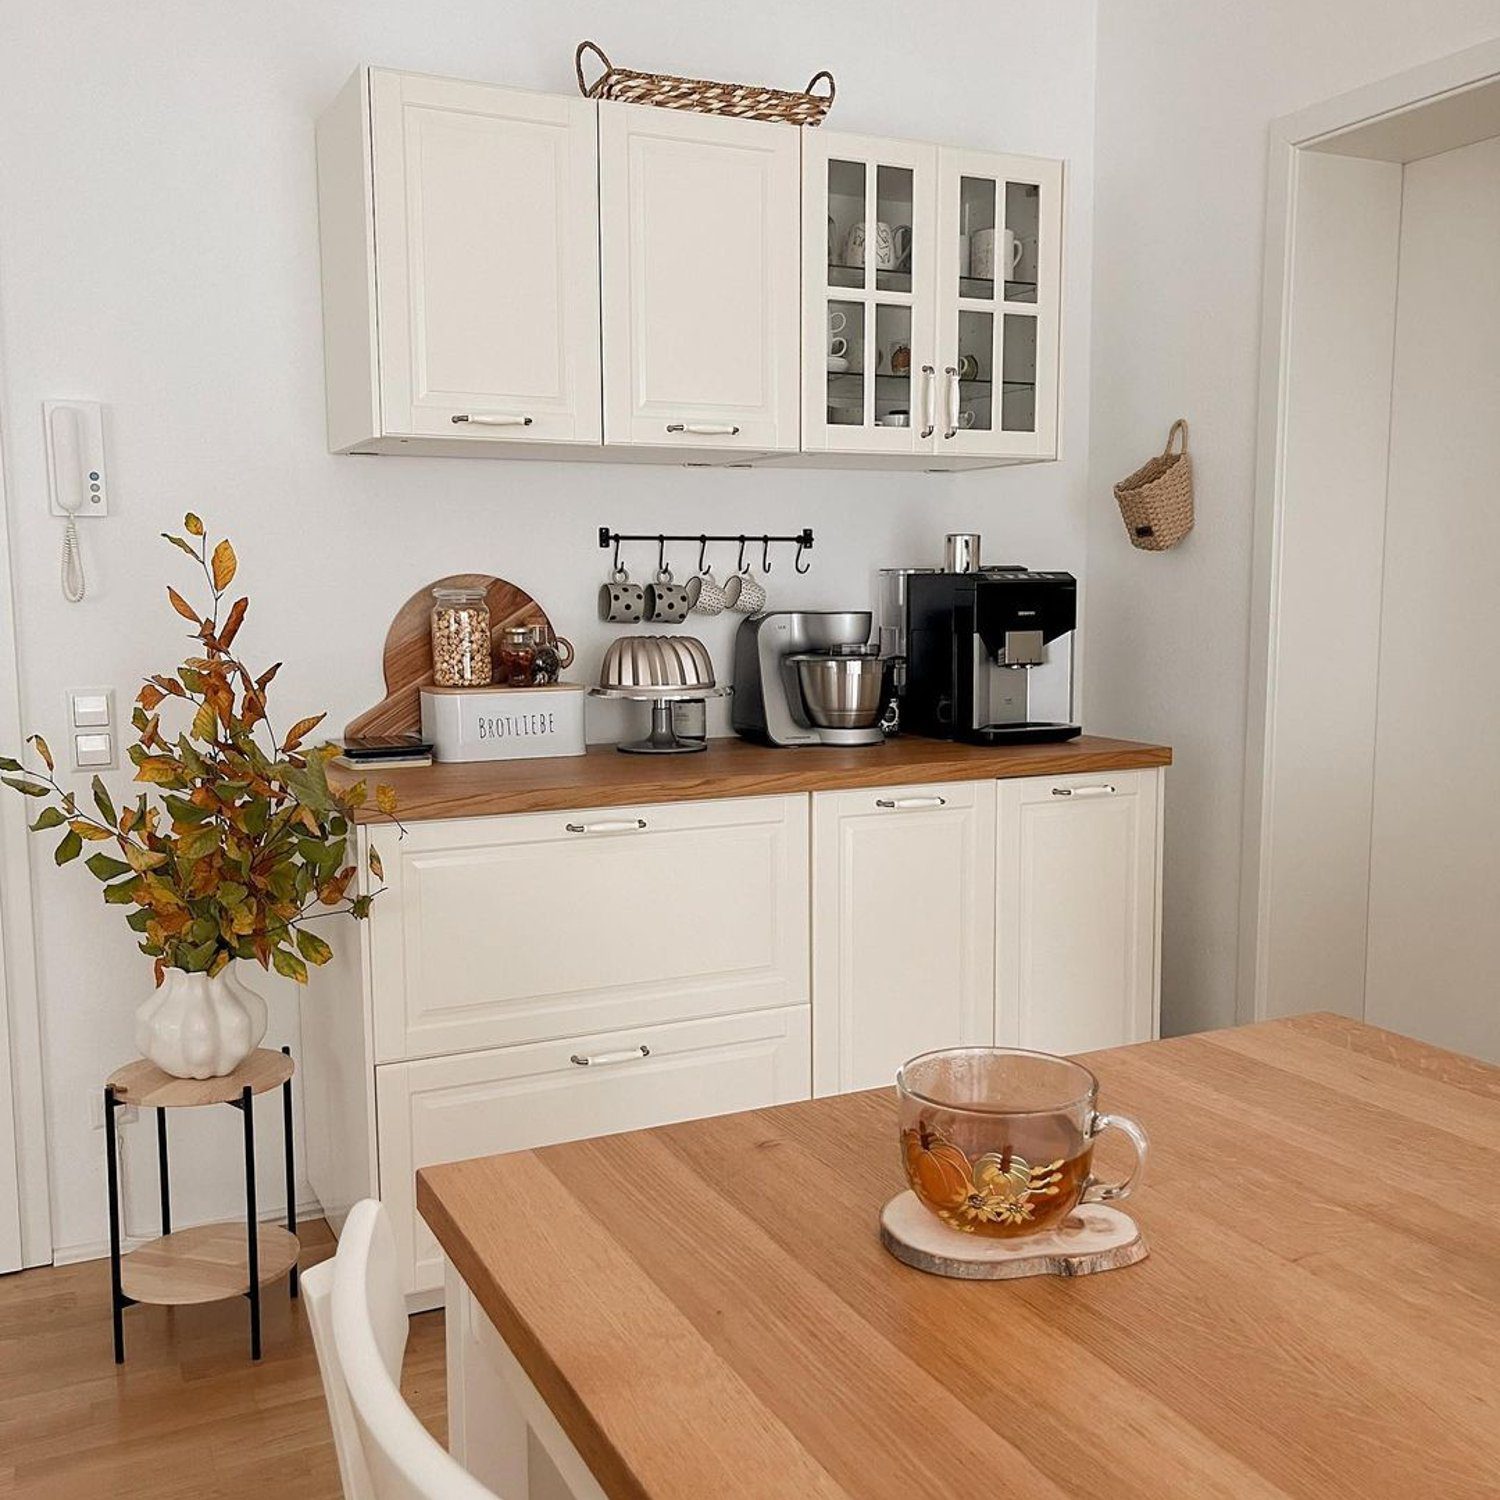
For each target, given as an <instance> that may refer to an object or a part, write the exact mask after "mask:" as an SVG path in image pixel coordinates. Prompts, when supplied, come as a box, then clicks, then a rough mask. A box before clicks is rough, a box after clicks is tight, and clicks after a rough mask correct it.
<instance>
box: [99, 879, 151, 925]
mask: <svg viewBox="0 0 1500 1500" xmlns="http://www.w3.org/2000/svg"><path fill="white" fill-rule="evenodd" d="M114 889H115V887H114V886H111V887H110V890H114ZM104 899H105V900H106V901H107V900H108V899H109V895H108V892H106V893H105V898H104ZM125 925H126V926H127V927H128V928H129V929H130V930H131V931H132V932H144V931H145V930H146V929H147V928H148V927H149V926H150V925H151V908H150V907H148V906H138V907H136V909H135V910H134V911H132V912H127V913H126V915H125Z"/></svg>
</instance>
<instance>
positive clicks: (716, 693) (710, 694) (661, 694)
mask: <svg viewBox="0 0 1500 1500" xmlns="http://www.w3.org/2000/svg"><path fill="white" fill-rule="evenodd" d="M730 691H731V689H729V688H727V687H693V686H691V685H682V684H679V685H677V686H674V687H657V688H653V687H618V688H613V687H610V688H606V687H591V688H590V689H589V693H590V695H591V696H592V697H595V698H627V699H629V700H631V701H632V702H635V703H649V704H650V705H651V733H650V734H648V735H647V736H646V738H645V739H643V740H632V741H630V743H628V744H623V745H616V746H615V749H616V750H620V751H623V752H624V753H625V754H626V755H691V754H692V753H693V752H694V751H695V750H707V749H708V741H707V740H685V739H683V738H681V736H680V735H679V734H678V733H677V731H676V729H675V728H673V726H672V705H673V704H674V703H694V702H698V701H700V700H702V699H705V698H723V697H727V696H728V694H729V693H730Z"/></svg>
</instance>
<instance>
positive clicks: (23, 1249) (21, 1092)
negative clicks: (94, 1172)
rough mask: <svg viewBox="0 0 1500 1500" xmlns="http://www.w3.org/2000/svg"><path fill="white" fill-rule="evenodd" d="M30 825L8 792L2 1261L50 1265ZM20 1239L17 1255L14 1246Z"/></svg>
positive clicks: (2, 708) (11, 697) (8, 690)
mask: <svg viewBox="0 0 1500 1500" xmlns="http://www.w3.org/2000/svg"><path fill="white" fill-rule="evenodd" d="M4 353H5V351H4V343H3V329H0V393H3V392H4V391H5V390H6V382H5V358H4ZM5 416H6V411H5V402H4V401H3V400H0V744H3V745H7V746H10V745H17V746H19V745H20V743H21V733H22V731H21V691H20V662H19V656H18V653H17V650H16V612H15V599H14V587H13V580H12V547H11V527H10V504H9V498H8V496H9V490H8V488H7V478H8V470H9V458H8V446H7V431H6V423H5ZM27 834H28V829H27V824H26V807H25V803H24V800H23V799H22V798H20V797H10V796H7V797H5V798H3V799H0V1068H4V1069H5V1070H6V1071H7V1072H8V1074H9V1082H10V1101H11V1109H10V1113H11V1119H10V1120H9V1121H0V1271H11V1270H17V1269H19V1268H20V1267H22V1266H38V1265H47V1264H50V1262H51V1260H52V1210H51V1199H50V1195H49V1189H48V1171H47V1130H46V1108H45V1102H44V1101H45V1096H44V1091H43V1082H42V1044H41V1032H42V1018H41V994H40V988H39V985H38V980H37V964H36V936H35V928H34V927H33V925H32V903H31V858H30V851H29V848H28V845H27ZM0 1105H3V1100H0ZM12 1146H13V1149H12ZM12 1167H13V1169H14V1172H13V1174H12ZM12 1184H14V1201H13V1202H12V1201H10V1200H11V1197H12ZM13 1226H14V1227H13ZM17 1246H18V1247H19V1259H17V1257H16V1255H15V1253H14V1251H15V1248H16V1247H17Z"/></svg>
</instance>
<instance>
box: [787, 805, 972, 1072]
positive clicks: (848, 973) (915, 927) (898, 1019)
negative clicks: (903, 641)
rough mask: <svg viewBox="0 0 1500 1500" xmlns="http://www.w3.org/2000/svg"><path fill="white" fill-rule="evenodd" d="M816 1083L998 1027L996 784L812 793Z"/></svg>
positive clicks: (890, 1066)
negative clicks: (995, 955) (995, 1002)
mask: <svg viewBox="0 0 1500 1500" xmlns="http://www.w3.org/2000/svg"><path fill="white" fill-rule="evenodd" d="M812 801H813V818H812V828H813V840H812V864H813V990H814V993H815V994H816V996H817V1004H816V1006H815V1008H814V1014H813V1091H814V1093H817V1094H836V1093H842V1092H844V1091H845V1090H848V1089H864V1088H876V1087H879V1086H880V1085H883V1084H889V1083H891V1082H892V1081H893V1080H894V1079H895V1076H896V1069H897V1068H898V1067H900V1065H901V1064H902V1062H904V1061H905V1060H906V1059H907V1058H909V1057H912V1056H914V1055H915V1054H916V1053H918V1052H926V1051H929V1050H931V1049H932V1048H935V1047H953V1046H959V1045H961V1044H964V1043H987V1042H989V1040H990V1038H991V1036H992V1035H993V1031H994V1018H993V1009H994V999H993V995H994V954H995V902H994V889H995V849H994V827H995V787H994V783H993V782H988V781H964V782H953V783H944V784H943V785H940V786H904V787H883V788H880V789H878V790H869V791H850V792H816V793H814V794H813V799H812Z"/></svg>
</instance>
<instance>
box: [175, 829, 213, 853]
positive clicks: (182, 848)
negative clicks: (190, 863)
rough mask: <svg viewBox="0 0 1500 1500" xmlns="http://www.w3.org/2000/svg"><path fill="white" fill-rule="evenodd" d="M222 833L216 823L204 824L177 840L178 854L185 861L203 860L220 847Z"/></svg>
mask: <svg viewBox="0 0 1500 1500" xmlns="http://www.w3.org/2000/svg"><path fill="white" fill-rule="evenodd" d="M219 843H220V833H219V828H218V825H217V824H215V823H204V824H202V825H201V826H200V827H198V828H193V829H190V830H189V831H188V832H187V833H185V834H183V835H182V836H181V838H179V839H178V840H177V853H178V854H179V855H180V856H181V857H182V858H183V859H202V858H203V857H204V855H206V854H212V853H213V852H214V850H216V849H217V848H218V847H219Z"/></svg>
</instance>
